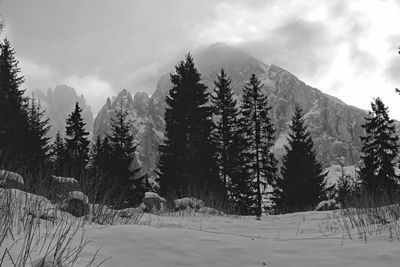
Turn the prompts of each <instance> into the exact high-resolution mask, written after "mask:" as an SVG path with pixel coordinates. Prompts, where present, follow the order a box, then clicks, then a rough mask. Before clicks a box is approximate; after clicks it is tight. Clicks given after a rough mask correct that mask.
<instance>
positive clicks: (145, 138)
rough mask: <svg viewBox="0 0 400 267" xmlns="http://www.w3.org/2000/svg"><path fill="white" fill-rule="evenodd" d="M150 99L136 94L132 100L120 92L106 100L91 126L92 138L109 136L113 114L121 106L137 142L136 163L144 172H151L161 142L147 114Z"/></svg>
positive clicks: (126, 92)
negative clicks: (131, 125) (126, 113)
mask: <svg viewBox="0 0 400 267" xmlns="http://www.w3.org/2000/svg"><path fill="white" fill-rule="evenodd" d="M149 102H150V97H149V95H148V94H146V93H137V94H135V96H134V97H133V98H132V95H131V93H129V92H128V91H127V90H122V91H121V92H120V93H119V94H118V95H117V97H116V98H114V99H113V100H111V99H110V98H108V99H107V101H106V104H105V105H104V106H103V107H102V108H101V109H100V111H99V113H98V115H97V116H96V119H95V120H94V125H93V136H94V137H96V136H97V135H101V136H104V135H106V134H109V132H110V128H111V127H110V126H111V121H112V118H113V116H114V114H115V113H114V112H115V111H116V109H117V108H118V107H120V106H122V107H123V108H124V109H125V110H127V112H128V118H129V120H130V121H131V122H132V124H133V127H132V134H133V135H134V137H135V140H136V142H137V145H138V146H137V149H136V155H137V159H138V162H137V163H136V164H135V165H137V166H140V167H142V170H143V171H145V172H148V171H150V172H151V171H152V170H153V169H154V166H155V164H156V160H157V147H158V145H159V143H160V142H161V140H162V133H161V132H158V131H157V130H156V128H155V126H154V123H153V120H152V116H151V115H150V112H149Z"/></svg>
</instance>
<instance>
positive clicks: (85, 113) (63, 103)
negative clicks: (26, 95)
mask: <svg viewBox="0 0 400 267" xmlns="http://www.w3.org/2000/svg"><path fill="white" fill-rule="evenodd" d="M34 94H35V98H37V99H39V100H40V104H41V106H42V108H43V109H44V110H45V117H47V118H49V119H50V124H51V126H52V127H51V129H50V131H49V135H50V136H52V137H54V136H55V135H56V133H57V131H60V133H62V134H63V133H64V132H65V120H66V119H67V117H68V115H69V114H70V113H71V112H72V111H74V108H75V103H76V102H78V103H79V106H80V107H81V108H82V117H83V119H84V121H85V123H86V130H87V131H88V132H90V133H92V132H93V113H92V111H91V109H90V106H88V105H87V104H86V100H85V98H84V97H83V95H81V96H78V94H77V93H76V91H75V89H74V88H72V87H69V86H67V85H58V86H56V88H54V90H52V89H48V90H47V92H46V93H44V92H43V91H42V90H38V89H37V90H35V91H34Z"/></svg>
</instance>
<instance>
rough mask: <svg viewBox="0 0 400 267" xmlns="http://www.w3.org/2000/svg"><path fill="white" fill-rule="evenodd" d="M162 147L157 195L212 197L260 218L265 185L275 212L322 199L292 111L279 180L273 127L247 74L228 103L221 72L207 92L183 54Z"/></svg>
mask: <svg viewBox="0 0 400 267" xmlns="http://www.w3.org/2000/svg"><path fill="white" fill-rule="evenodd" d="M171 82H172V85H173V86H172V89H171V90H170V92H169V95H168V96H167V99H166V103H167V108H166V112H165V123H166V128H165V142H164V144H163V145H162V146H161V147H160V160H159V172H160V173H159V176H160V177H159V182H160V187H161V192H162V194H163V195H167V196H170V195H178V196H184V195H188V194H194V195H196V194H197V195H202V196H205V195H208V196H213V195H217V196H219V197H220V198H221V200H223V199H224V198H226V199H228V201H229V203H230V204H232V205H233V206H234V209H235V211H236V212H238V213H241V214H256V215H260V214H261V213H262V212H263V210H262V203H263V195H264V194H265V193H266V188H268V187H269V188H272V192H270V193H271V194H270V197H271V199H272V200H273V202H274V206H275V208H276V209H277V210H278V211H293V210H302V209H306V208H309V207H313V206H315V205H316V204H317V203H318V202H319V201H321V200H323V199H324V197H325V174H324V173H323V172H322V164H321V163H320V162H319V161H318V160H317V159H316V153H315V150H314V148H313V141H312V139H311V134H310V132H309V131H308V130H307V129H306V126H305V124H304V118H303V112H302V109H301V108H300V107H299V106H297V107H296V110H295V115H294V117H293V119H292V124H291V128H290V134H289V137H288V145H287V146H286V152H287V153H286V156H285V157H284V159H283V166H282V168H281V175H278V166H277V165H278V162H277V159H276V158H275V156H274V153H273V146H274V141H275V129H274V125H273V122H272V121H273V120H272V117H271V114H270V110H271V107H270V106H269V103H268V97H267V95H266V94H265V93H264V90H263V85H262V83H261V81H260V80H259V79H258V77H257V76H256V75H255V74H253V75H252V76H251V77H250V79H249V81H248V82H247V83H246V84H245V86H244V88H243V94H242V100H241V104H240V105H239V104H238V103H237V100H235V97H234V94H233V91H232V87H231V79H230V78H229V77H228V75H227V74H226V73H225V71H224V70H223V69H222V70H221V72H220V73H219V75H217V79H216V81H215V82H214V85H215V89H214V91H213V93H212V94H209V93H208V92H207V87H206V86H205V85H204V84H203V83H202V81H201V75H200V73H199V72H198V70H197V69H196V67H195V64H194V61H193V58H192V56H191V55H190V54H188V55H187V56H186V58H185V60H183V61H181V62H180V63H179V64H178V65H177V66H176V73H175V74H171Z"/></svg>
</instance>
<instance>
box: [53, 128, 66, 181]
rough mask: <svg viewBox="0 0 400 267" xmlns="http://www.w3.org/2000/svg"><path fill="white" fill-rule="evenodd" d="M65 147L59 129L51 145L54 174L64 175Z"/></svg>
mask: <svg viewBox="0 0 400 267" xmlns="http://www.w3.org/2000/svg"><path fill="white" fill-rule="evenodd" d="M66 153H67V151H66V147H65V143H64V139H63V138H62V137H61V134H60V131H57V134H56V140H55V141H54V143H53V144H52V146H51V155H52V161H53V162H54V172H55V174H56V175H61V176H63V175H65V168H66V167H65V163H66Z"/></svg>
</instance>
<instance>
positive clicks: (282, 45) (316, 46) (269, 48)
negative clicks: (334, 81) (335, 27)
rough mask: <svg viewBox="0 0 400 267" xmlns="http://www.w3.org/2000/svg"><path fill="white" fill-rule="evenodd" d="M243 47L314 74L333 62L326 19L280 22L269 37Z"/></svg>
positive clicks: (269, 62)
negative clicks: (322, 20) (324, 22)
mask: <svg viewBox="0 0 400 267" xmlns="http://www.w3.org/2000/svg"><path fill="white" fill-rule="evenodd" d="M241 47H242V48H243V49H245V50H247V51H252V53H253V54H254V55H255V56H256V57H258V58H260V59H262V60H263V61H264V62H265V63H267V64H275V65H278V66H281V67H284V68H287V69H288V70H290V71H293V72H294V73H299V74H302V75H306V76H312V75H313V74H314V73H315V72H316V71H317V70H319V69H320V68H324V67H327V66H328V65H329V62H331V60H332V59H331V58H330V56H331V55H332V53H331V50H332V49H333V43H332V40H331V37H330V36H329V34H328V32H327V31H326V29H325V26H324V25H323V24H322V23H318V22H309V21H305V20H302V19H293V20H290V21H286V22H284V23H283V24H281V25H279V26H278V27H277V28H275V29H274V30H273V31H271V32H270V33H269V34H268V35H267V36H266V38H265V39H263V40H261V41H255V42H249V43H244V44H242V45H241Z"/></svg>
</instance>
